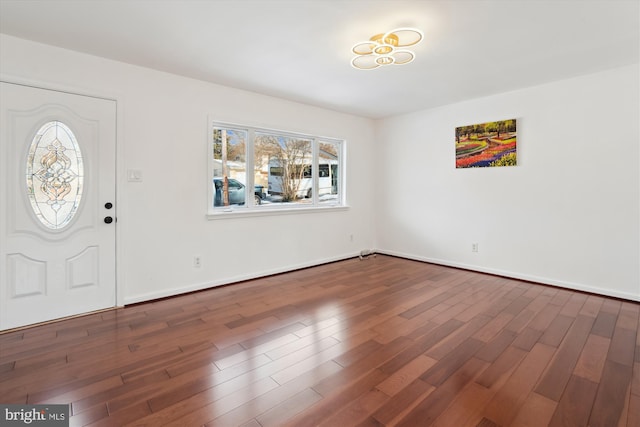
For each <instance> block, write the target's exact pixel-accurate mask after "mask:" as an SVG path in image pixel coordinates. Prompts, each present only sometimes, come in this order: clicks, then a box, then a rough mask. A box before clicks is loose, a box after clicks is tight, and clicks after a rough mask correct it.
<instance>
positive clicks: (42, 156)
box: [26, 121, 84, 230]
mask: <svg viewBox="0 0 640 427" xmlns="http://www.w3.org/2000/svg"><path fill="white" fill-rule="evenodd" d="M26 178H27V191H28V195H29V201H30V202H31V207H32V208H33V212H34V213H35V214H36V217H37V218H38V220H40V222H41V223H42V224H43V225H44V226H45V227H47V228H49V229H51V230H61V229H63V228H64V227H66V226H67V225H68V224H69V223H70V222H71V220H72V219H73V217H74V216H75V214H76V212H78V208H79V207H80V200H81V199H82V189H83V181H84V166H83V163H82V153H81V152H80V147H79V146H78V141H77V140H76V137H75V135H74V134H73V132H72V131H71V129H69V127H68V126H67V125H65V124H64V123H62V122H59V121H51V122H48V123H45V124H44V125H42V127H40V129H39V130H38V132H37V133H36V135H35V137H34V138H33V141H31V146H30V147H29V155H28V158H27V177H26Z"/></svg>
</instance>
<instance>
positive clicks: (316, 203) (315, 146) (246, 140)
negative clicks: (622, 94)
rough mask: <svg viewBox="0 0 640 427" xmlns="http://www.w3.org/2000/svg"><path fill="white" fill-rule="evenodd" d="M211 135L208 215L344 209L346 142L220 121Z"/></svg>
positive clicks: (213, 128)
mask: <svg viewBox="0 0 640 427" xmlns="http://www.w3.org/2000/svg"><path fill="white" fill-rule="evenodd" d="M210 135H211V138H212V139H211V143H210V144H209V145H210V150H209V152H210V155H209V170H210V180H209V182H210V183H209V188H210V195H211V196H210V202H209V213H212V214H216V213H221V212H256V211H263V212H264V211H267V210H270V209H271V210H278V209H280V210H281V209H287V208H291V209H293V208H315V207H336V206H342V205H343V200H344V194H343V190H342V183H341V182H342V181H341V180H342V176H343V173H344V172H343V168H344V165H343V161H342V157H343V156H342V150H343V141H341V140H334V139H330V138H319V137H314V136H309V135H300V134H293V133H290V132H279V131H272V130H265V129H257V128H252V127H244V126H236V125H226V124H222V123H213V126H212V130H211V134H210ZM247 188H249V189H251V188H252V189H253V191H251V190H249V191H247Z"/></svg>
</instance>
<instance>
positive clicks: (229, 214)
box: [206, 205, 349, 220]
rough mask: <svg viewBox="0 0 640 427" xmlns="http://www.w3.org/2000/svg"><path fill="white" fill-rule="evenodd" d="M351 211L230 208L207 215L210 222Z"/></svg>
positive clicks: (304, 208) (340, 208)
mask: <svg viewBox="0 0 640 427" xmlns="http://www.w3.org/2000/svg"><path fill="white" fill-rule="evenodd" d="M346 210H349V206H344V205H341V206H313V207H307V206H301V207H295V208H281V207H273V208H272V207H261V208H251V209H247V208H242V207H239V208H235V209H234V208H229V209H220V211H216V212H209V213H207V216H206V217H207V219H208V220H218V219H226V218H247V217H257V216H274V215H295V214H304V213H317V212H338V211H346Z"/></svg>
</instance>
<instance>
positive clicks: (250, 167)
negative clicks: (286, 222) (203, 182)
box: [206, 118, 349, 220]
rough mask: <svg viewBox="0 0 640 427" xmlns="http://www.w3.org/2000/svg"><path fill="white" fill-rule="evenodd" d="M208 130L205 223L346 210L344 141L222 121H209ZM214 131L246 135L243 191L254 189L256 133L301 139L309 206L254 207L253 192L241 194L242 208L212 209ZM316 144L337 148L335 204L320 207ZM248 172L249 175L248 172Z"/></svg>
mask: <svg viewBox="0 0 640 427" xmlns="http://www.w3.org/2000/svg"><path fill="white" fill-rule="evenodd" d="M208 121H209V126H208V132H207V167H208V173H207V178H208V181H207V215H206V216H207V219H210V220H215V219H222V218H238V217H246V216H264V215H286V214H299V213H311V212H321V211H340V210H347V209H348V208H349V207H348V206H347V205H346V194H345V193H346V192H345V188H346V185H345V170H346V167H345V159H346V155H345V154H346V141H345V140H344V139H339V138H333V137H323V136H315V135H309V134H305V133H300V132H291V131H282V130H277V129H269V128H264V127H258V126H249V125H240V124H237V123H230V122H225V121H218V120H213V119H211V118H210V119H209V120H208ZM215 128H228V129H234V130H242V131H246V132H247V143H246V153H245V158H246V170H247V173H246V181H247V182H246V183H245V186H246V188H254V173H253V171H255V166H254V163H255V162H254V140H255V134H256V133H260V132H262V133H270V134H276V135H278V136H284V137H290V138H301V139H306V140H310V141H311V150H312V170H314V171H316V172H315V173H314V175H313V181H312V184H313V187H312V199H311V200H312V202H311V203H308V204H303V203H299V204H298V203H291V204H289V203H287V204H280V203H272V204H269V205H268V206H267V205H254V204H253V194H254V193H253V191H245V204H244V205H243V206H238V205H232V206H226V207H224V208H214V206H213V204H214V196H213V195H214V188H213V185H214V184H213V178H214V176H213V171H214V165H213V130H214V129H215ZM320 143H331V144H336V145H337V148H338V150H337V151H338V182H337V185H338V198H337V199H336V202H335V203H322V204H320V202H319V197H318V194H319V191H318V187H319V176H320V174H319V168H318V165H319V157H320ZM249 171H252V172H249Z"/></svg>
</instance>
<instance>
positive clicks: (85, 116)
mask: <svg viewBox="0 0 640 427" xmlns="http://www.w3.org/2000/svg"><path fill="white" fill-rule="evenodd" d="M115 140H116V102H115V101H113V100H106V99H100V98H94V97H89V96H81V95H74V94H69V93H64V92H58V91H53V90H46V89H39V88H34V87H30V86H23V85H18V84H12V83H5V82H0V179H1V181H0V330H6V329H11V328H15V327H19V326H24V325H29V324H33V323H37V322H43V321H47V320H52V319H57V318H61V317H65V316H71V315H76V314H81V313H86V312H90V311H94V310H100V309H104V308H109V307H114V306H115V302H116V286H115V277H116V272H115V265H116V262H115V230H116V228H115V227H116V221H115V218H116V206H115V193H116V185H115V172H116V166H115V161H116V156H115V155H116V144H115Z"/></svg>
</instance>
